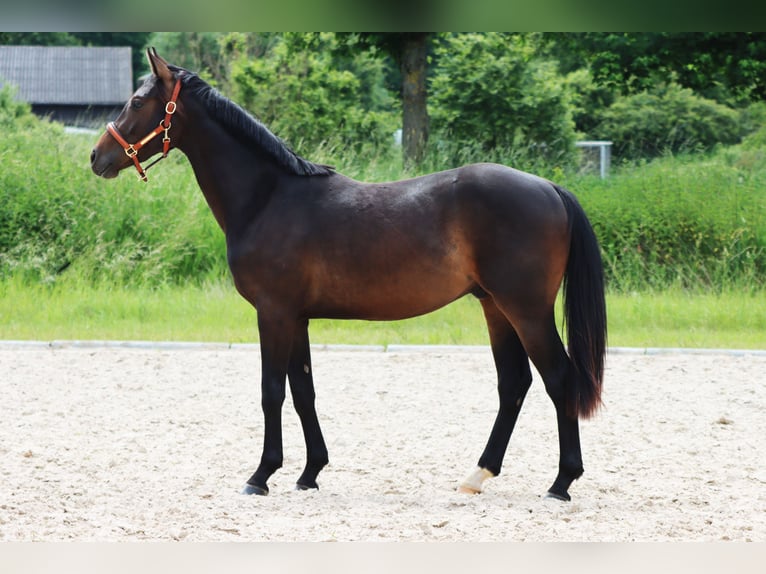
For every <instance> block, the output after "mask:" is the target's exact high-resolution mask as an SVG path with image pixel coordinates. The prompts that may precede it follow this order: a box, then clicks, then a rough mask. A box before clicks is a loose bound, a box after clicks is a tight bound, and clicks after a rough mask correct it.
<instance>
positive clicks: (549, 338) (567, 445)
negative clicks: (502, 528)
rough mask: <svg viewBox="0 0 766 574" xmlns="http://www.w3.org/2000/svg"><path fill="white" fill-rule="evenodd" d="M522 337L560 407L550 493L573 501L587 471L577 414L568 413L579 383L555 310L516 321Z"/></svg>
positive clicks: (552, 397) (551, 396)
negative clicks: (574, 485) (571, 491)
mask: <svg viewBox="0 0 766 574" xmlns="http://www.w3.org/2000/svg"><path fill="white" fill-rule="evenodd" d="M514 325H515V327H516V329H517V332H518V334H519V337H520V339H521V341H522V344H523V345H524V348H525V349H526V351H527V353H528V354H529V358H530V359H531V360H532V362H533V363H534V365H535V367H536V368H537V370H538V371H539V372H540V375H541V376H542V378H543V382H544V383H545V390H546V391H547V393H548V396H550V398H551V400H552V401H553V404H554V406H555V407H556V420H557V423H558V433H559V472H558V475H557V476H556V480H555V481H554V483H553V485H552V486H551V487H550V489H549V490H548V495H549V496H550V497H552V498H558V499H560V500H570V496H569V493H568V490H569V486H570V485H571V484H572V482H573V481H574V480H576V479H577V478H579V477H580V476H581V475H582V473H583V466H582V453H581V450H580V430H579V424H578V421H577V417H576V416H569V415H568V414H567V408H566V403H567V392H568V391H569V390H570V389H571V387H570V386H571V385H574V384H575V381H574V380H573V379H572V377H574V376H575V374H574V372H573V370H572V367H571V362H570V360H569V356H568V355H567V353H566V351H565V350H564V345H563V344H562V342H561V338H560V337H559V334H558V331H557V330H556V324H555V321H554V318H553V310H551V311H550V313H549V314H548V316H547V317H545V318H544V319H542V320H539V319H535V320H517V321H515V322H514Z"/></svg>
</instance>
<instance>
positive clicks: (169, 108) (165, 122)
mask: <svg viewBox="0 0 766 574" xmlns="http://www.w3.org/2000/svg"><path fill="white" fill-rule="evenodd" d="M180 91H181V80H180V79H178V80H176V85H175V87H174V88H173V95H172V96H171V97H170V101H169V102H168V103H167V104H165V118H164V119H162V120H160V125H158V126H157V127H156V128H154V129H153V130H152V131H150V132H149V133H148V134H147V135H146V137H144V138H143V139H141V140H140V141H138V142H136V143H134V144H129V143H128V142H127V141H126V140H125V138H124V137H122V135H121V134H120V132H119V130H118V129H117V126H116V125H115V124H114V122H109V123H108V124H107V126H106V131H107V132H109V134H110V135H111V136H112V137H113V138H114V139H115V140H117V143H118V144H120V145H121V146H122V149H124V150H125V154H126V155H127V156H128V157H129V158H130V159H132V160H133V164H134V165H135V166H136V171H138V177H139V179H141V181H146V179H147V178H146V170H148V169H149V168H150V167H152V166H153V165H154V164H155V163H157V162H158V161H160V160H161V159H165V158H166V157H168V152H169V151H170V136H169V135H168V132H169V131H170V126H171V125H172V124H171V123H170V118H171V117H172V116H173V114H174V113H176V109H177V108H178V106H177V104H176V100H177V99H178V93H179V92H180ZM163 131H164V132H165V136H164V137H163V138H162V156H160V157H158V158H157V159H155V160H154V161H153V162H152V163H150V164H149V165H147V166H146V168H145V169H144V168H142V167H141V162H139V161H138V150H140V149H141V148H142V147H144V146H145V145H146V144H148V143H149V142H150V141H151V140H153V139H154V138H155V137H156V136H158V135H159V134H160V132H163Z"/></svg>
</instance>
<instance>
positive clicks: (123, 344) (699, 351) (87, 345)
mask: <svg viewBox="0 0 766 574" xmlns="http://www.w3.org/2000/svg"><path fill="white" fill-rule="evenodd" d="M23 348H50V349H70V348H71V349H110V348H111V349H113V348H117V349H146V350H148V349H154V350H163V351H174V350H178V351H187V350H246V351H258V350H259V349H260V346H259V344H258V343H216V342H210V343H208V342H196V341H99V340H84V341H83V340H54V341H14V340H0V349H23ZM311 350H312V351H316V352H322V351H328V352H333V351H335V352H337V351H341V352H358V351H362V352H378V353H437V354H438V353H442V354H444V353H486V352H489V350H490V348H489V345H323V344H315V345H311ZM607 354H609V355H729V356H756V357H766V350H763V349H704V348H686V347H609V348H608V349H607Z"/></svg>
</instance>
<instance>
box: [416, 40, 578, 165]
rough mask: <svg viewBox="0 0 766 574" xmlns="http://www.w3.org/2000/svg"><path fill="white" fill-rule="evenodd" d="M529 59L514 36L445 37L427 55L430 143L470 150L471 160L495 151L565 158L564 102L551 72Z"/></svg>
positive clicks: (568, 120) (571, 135) (569, 136)
mask: <svg viewBox="0 0 766 574" xmlns="http://www.w3.org/2000/svg"><path fill="white" fill-rule="evenodd" d="M534 52H535V50H534V46H532V45H530V44H529V43H528V42H527V41H526V40H525V39H524V38H523V37H522V36H520V35H513V34H500V33H488V34H456V35H452V36H448V37H447V38H446V39H445V40H444V41H443V42H442V44H441V45H439V46H438V47H437V48H436V50H435V56H436V58H437V60H436V65H435V69H434V70H433V75H432V77H431V81H430V86H429V114H430V116H431V126H432V135H431V139H432V141H435V142H436V145H437V146H438V145H440V142H447V145H448V146H449V145H450V144H451V145H452V146H453V148H454V149H457V150H460V149H473V150H475V153H474V154H473V155H475V157H474V158H473V159H476V160H484V159H488V158H489V157H492V156H491V154H493V153H495V155H497V152H496V150H502V151H501V153H505V154H507V153H509V152H511V153H513V150H523V153H524V154H525V155H531V156H534V155H541V156H545V157H548V158H551V159H554V160H558V159H560V158H562V157H568V156H569V154H571V153H572V149H573V143H574V139H575V131H574V122H573V121H572V117H571V111H570V107H569V95H568V92H567V89H566V87H565V83H564V81H563V79H562V78H561V77H560V76H558V74H557V71H556V64H555V63H554V62H552V61H545V60H541V59H539V58H537V57H535V53H534ZM466 159H471V158H465V157H461V158H456V160H457V161H461V162H462V161H465V160H466ZM457 161H456V163H457Z"/></svg>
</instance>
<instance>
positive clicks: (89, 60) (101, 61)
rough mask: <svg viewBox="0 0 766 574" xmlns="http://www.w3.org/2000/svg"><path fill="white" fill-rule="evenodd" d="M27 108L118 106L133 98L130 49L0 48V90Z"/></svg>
mask: <svg viewBox="0 0 766 574" xmlns="http://www.w3.org/2000/svg"><path fill="white" fill-rule="evenodd" d="M6 83H8V84H12V85H15V86H16V87H17V89H18V92H17V97H18V98H19V99H21V100H24V101H26V102H28V103H30V104H73V105H77V104H80V105H82V104H85V105H110V104H122V103H124V102H125V101H126V100H127V99H128V98H129V97H130V95H131V94H132V93H133V67H132V64H131V51H130V48H129V47H80V46H55V47H54V46H0V87H1V86H3V85H5V84H6Z"/></svg>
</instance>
